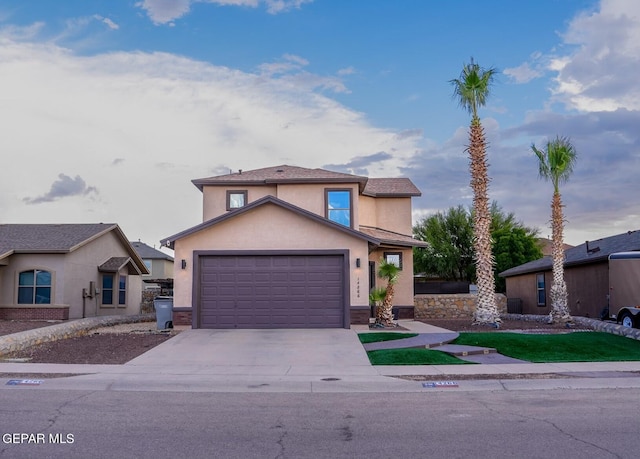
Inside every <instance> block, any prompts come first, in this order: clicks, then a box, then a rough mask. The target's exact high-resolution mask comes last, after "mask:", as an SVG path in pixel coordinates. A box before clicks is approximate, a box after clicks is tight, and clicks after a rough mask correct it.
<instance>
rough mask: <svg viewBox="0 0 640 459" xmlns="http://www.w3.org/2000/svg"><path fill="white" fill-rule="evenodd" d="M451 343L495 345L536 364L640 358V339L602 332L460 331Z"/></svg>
mask: <svg viewBox="0 0 640 459" xmlns="http://www.w3.org/2000/svg"><path fill="white" fill-rule="evenodd" d="M452 344H466V345H469V346H482V347H492V348H495V349H496V350H497V351H498V352H499V353H500V354H502V355H506V356H509V357H513V358H515V359H521V360H527V361H529V362H535V363H544V362H618V361H625V360H627V361H629V360H640V341H637V340H634V339H630V338H625V337H623V336H617V335H612V334H610V333H603V332H573V333H566V334H550V335H528V334H522V333H460V336H459V337H458V338H457V339H456V340H455V341H454V342H453V343H452Z"/></svg>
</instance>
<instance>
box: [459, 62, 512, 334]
mask: <svg viewBox="0 0 640 459" xmlns="http://www.w3.org/2000/svg"><path fill="white" fill-rule="evenodd" d="M496 72H497V70H495V69H494V68H490V69H487V70H485V69H483V68H481V67H480V66H479V65H478V64H477V63H476V62H474V60H473V58H471V62H470V63H469V64H465V66H464V67H463V68H462V72H461V73H460V78H458V79H454V80H451V81H450V83H451V84H452V85H453V87H454V94H453V96H454V97H455V98H457V99H458V102H459V104H460V106H461V107H462V108H464V109H465V110H467V111H468V112H469V113H470V114H471V126H470V128H469V146H468V147H467V150H466V151H468V152H469V160H470V161H469V170H470V172H471V189H472V190H473V208H474V214H473V249H474V257H475V264H476V278H477V284H478V301H477V306H476V311H475V313H474V315H473V321H474V323H475V324H483V325H493V326H495V327H498V326H499V324H500V313H499V312H498V307H497V305H496V298H495V290H494V273H493V264H494V263H493V255H492V252H491V213H490V210H489V195H488V192H487V190H488V186H489V177H488V174H487V154H486V150H487V145H486V140H485V135H484V128H483V127H482V124H481V123H480V118H479V117H478V108H480V107H483V106H484V105H485V104H486V102H487V97H488V96H489V89H490V86H491V83H492V82H493V78H494V76H495V74H496Z"/></svg>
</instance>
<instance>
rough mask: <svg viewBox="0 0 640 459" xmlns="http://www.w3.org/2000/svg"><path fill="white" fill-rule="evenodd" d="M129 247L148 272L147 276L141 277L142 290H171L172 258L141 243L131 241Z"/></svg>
mask: <svg viewBox="0 0 640 459" xmlns="http://www.w3.org/2000/svg"><path fill="white" fill-rule="evenodd" d="M131 245H132V246H133V248H134V249H136V252H138V255H140V258H142V261H143V262H144V265H145V266H146V268H147V271H148V274H143V275H142V282H143V284H142V287H143V289H144V290H160V289H161V288H162V289H173V257H172V256H171V255H169V254H167V253H164V252H162V251H161V250H158V249H156V248H155V247H151V246H149V245H147V244H145V243H144V242H142V241H131Z"/></svg>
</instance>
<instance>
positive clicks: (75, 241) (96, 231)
mask: <svg viewBox="0 0 640 459" xmlns="http://www.w3.org/2000/svg"><path fill="white" fill-rule="evenodd" d="M110 231H113V232H114V233H115V235H116V237H117V238H118V239H119V240H120V241H121V242H122V245H123V246H124V247H125V248H126V249H127V252H129V256H130V257H131V260H132V261H133V262H134V263H135V265H136V267H137V269H138V270H139V271H140V272H142V273H145V274H146V273H147V269H146V268H145V266H144V263H143V261H142V259H141V258H140V256H139V255H138V254H137V252H136V251H135V250H134V249H133V247H131V244H129V241H128V240H127V238H126V237H125V235H124V233H123V232H122V230H121V229H120V227H119V226H118V225H117V224H115V223H77V224H74V223H67V224H0V260H2V259H3V258H6V257H9V256H11V255H13V254H19V253H60V254H64V253H70V252H73V251H74V250H77V249H78V248H80V247H82V246H84V245H86V244H89V243H90V242H91V241H93V240H95V239H97V238H99V237H100V236H102V235H104V234H106V233H108V232H110Z"/></svg>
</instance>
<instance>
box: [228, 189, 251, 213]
mask: <svg viewBox="0 0 640 459" xmlns="http://www.w3.org/2000/svg"><path fill="white" fill-rule="evenodd" d="M246 205H247V190H228V191H227V210H233V209H240V208H241V207H244V206H246Z"/></svg>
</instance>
